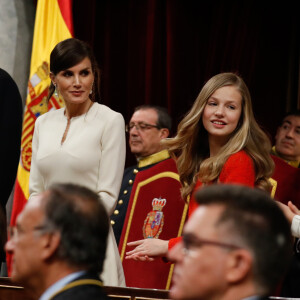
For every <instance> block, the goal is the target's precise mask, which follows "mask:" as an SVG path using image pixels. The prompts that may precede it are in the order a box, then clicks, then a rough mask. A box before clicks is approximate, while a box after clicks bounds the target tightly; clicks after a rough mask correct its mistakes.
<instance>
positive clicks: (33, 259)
mask: <svg viewBox="0 0 300 300" xmlns="http://www.w3.org/2000/svg"><path fill="white" fill-rule="evenodd" d="M108 228H109V219H108V216H107V214H106V211H105V208H104V206H103V205H102V202H101V200H100V199H99V197H98V195H97V194H95V193H94V192H92V191H90V190H89V189H87V188H85V187H81V186H77V185H73V184H57V185H53V186H52V187H50V188H49V190H47V191H45V192H44V193H42V194H40V195H38V196H36V197H35V198H33V199H31V200H30V201H28V203H27V204H26V206H25V208H24V210H23V211H22V212H21V213H20V214H19V216H18V217H17V222H16V227H13V228H11V232H10V233H11V235H10V239H9V241H8V242H7V243H6V250H7V251H8V252H9V253H11V254H12V255H13V266H12V280H13V281H15V282H17V283H19V284H22V285H23V286H24V287H26V288H28V289H29V290H30V291H32V292H33V293H34V294H35V296H37V298H39V299H40V300H48V299H53V300H60V299H64V300H65V299H72V300H81V299H82V300H83V299H89V300H90V299H92V300H93V299H95V300H96V299H107V297H106V295H105V293H104V292H103V290H102V282H101V280H100V279H99V274H100V273H101V271H102V268H103V261H104V257H105V250H106V240H107V235H108Z"/></svg>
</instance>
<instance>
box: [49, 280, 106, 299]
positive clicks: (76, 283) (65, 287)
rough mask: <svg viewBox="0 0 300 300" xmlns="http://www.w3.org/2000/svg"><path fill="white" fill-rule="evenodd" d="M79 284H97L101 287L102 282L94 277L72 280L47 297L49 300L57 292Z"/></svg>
mask: <svg viewBox="0 0 300 300" xmlns="http://www.w3.org/2000/svg"><path fill="white" fill-rule="evenodd" d="M79 285H97V286H100V287H103V283H102V281H100V280H96V279H79V280H75V281H72V282H70V283H68V284H67V285H65V286H64V287H63V288H62V289H60V290H59V291H57V292H56V293H55V294H53V295H52V296H51V297H50V298H49V300H51V299H53V298H54V297H55V296H57V295H58V294H60V293H62V292H64V291H66V290H69V289H71V288H73V287H76V286H79Z"/></svg>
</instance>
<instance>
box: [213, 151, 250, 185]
mask: <svg viewBox="0 0 300 300" xmlns="http://www.w3.org/2000/svg"><path fill="white" fill-rule="evenodd" d="M219 182H221V183H237V184H243V185H246V186H250V187H254V185H255V170H254V165H253V160H252V158H251V157H250V156H249V155H248V154H247V153H246V152H245V151H240V152H237V153H235V154H233V155H231V156H230V157H229V158H228V160H227V161H226V163H225V164H224V167H223V169H222V171H221V173H220V176H219Z"/></svg>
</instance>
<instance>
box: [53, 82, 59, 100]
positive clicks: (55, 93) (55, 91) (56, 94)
mask: <svg viewBox="0 0 300 300" xmlns="http://www.w3.org/2000/svg"><path fill="white" fill-rule="evenodd" d="M53 85H54V88H55V90H54V96H55V97H58V92H57V89H56V84H55V83H54V84H53Z"/></svg>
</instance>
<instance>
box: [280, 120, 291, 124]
mask: <svg viewBox="0 0 300 300" xmlns="http://www.w3.org/2000/svg"><path fill="white" fill-rule="evenodd" d="M285 123H288V124H289V125H291V124H292V123H291V121H289V120H284V121H283V122H282V125H284V124H285Z"/></svg>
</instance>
